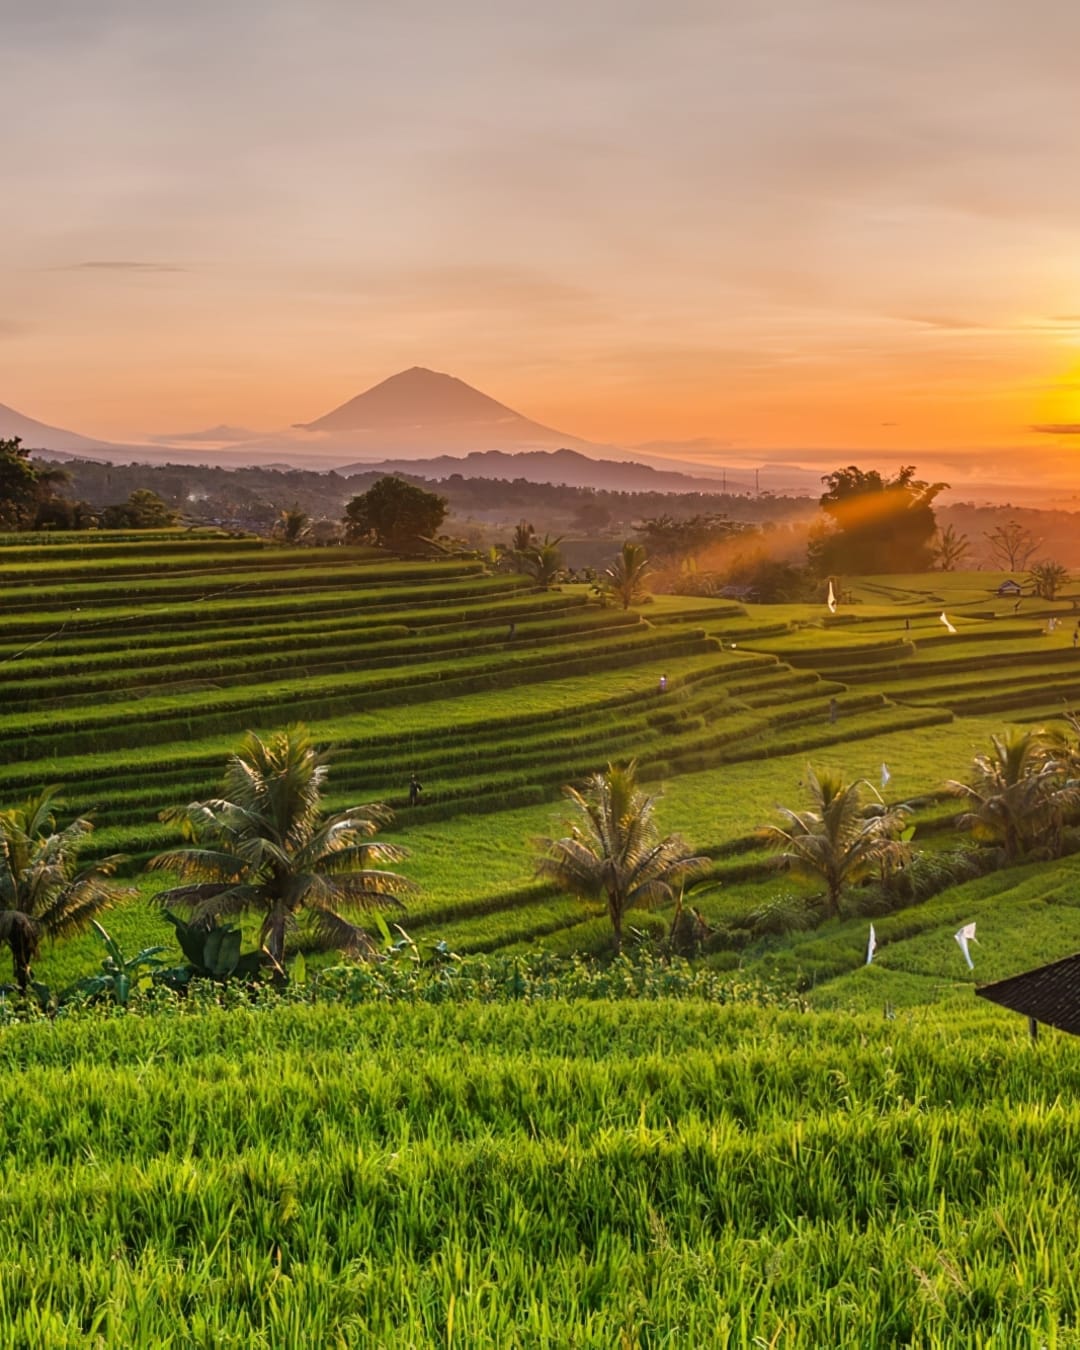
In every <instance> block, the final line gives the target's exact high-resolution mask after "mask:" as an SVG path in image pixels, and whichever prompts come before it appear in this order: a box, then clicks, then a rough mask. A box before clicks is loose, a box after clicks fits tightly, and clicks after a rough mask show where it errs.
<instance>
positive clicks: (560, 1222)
mask: <svg viewBox="0 0 1080 1350" xmlns="http://www.w3.org/2000/svg"><path fill="white" fill-rule="evenodd" d="M563 978H565V979H566V981H567V985H568V987H569V988H573V987H575V986H574V977H573V975H572V973H570V972H568V973H567V974H566V975H565V976H564V977H563ZM526 979H527V976H526ZM553 984H557V981H555V980H553V981H549V984H548V985H547V986H544V985H541V984H540V983H539V982H538V981H535V980H534V981H533V982H532V983H531V984H530V983H527V982H526V983H524V984H523V987H524V988H527V989H535V990H539V989H542V988H547V987H550V986H551V985H553ZM634 988H635V983H634V980H633V979H631V978H628V994H630V992H631V991H632V990H633V989H634ZM448 1047H451V1048H452V1049H451V1050H448ZM1055 1051H1056V1053H1055V1055H1054V1056H1053V1057H1052V1058H1047V1057H1045V1056H1041V1055H1034V1054H1032V1052H1031V1050H1030V1048H1029V1047H1028V1046H1027V1045H1026V1044H1025V1043H1024V1040H1023V1039H1022V1036H1021V1034H1020V1029H1018V1028H1016V1027H1014V1025H1013V1024H1012V1023H1010V1022H1007V1021H1006V1020H1005V1019H1003V1018H1001V1017H995V1016H993V1015H989V1014H987V1013H983V1012H980V1011H978V1010H975V1009H972V1010H970V1011H965V1012H964V1013H963V1014H957V1013H950V1015H949V1016H948V1017H947V1018H945V1017H940V1016H939V1017H930V1018H927V1019H925V1020H924V1021H922V1022H910V1023H900V1024H897V1023H883V1022H882V1020H881V1018H880V1016H878V1017H876V1018H871V1017H851V1016H844V1015H832V1016H830V1015H826V1014H805V1013H804V1014H799V1013H791V1012H780V1011H776V1010H771V1009H768V1008H753V1007H749V1006H741V1005H739V1004H736V1005H735V1006H733V1007H730V1008H718V1007H715V1006H709V1005H708V1004H706V1003H702V1002H699V1001H692V1002H687V1001H683V1002H680V1001H676V1000H675V999H671V998H669V999H665V1000H661V1001H659V1002H642V1001H641V1000H640V996H639V997H638V998H637V999H635V998H633V997H632V996H631V997H628V998H626V999H623V1000H618V1001H616V1000H608V1001H603V1000H601V1001H596V1000H590V1001H589V1002H588V1003H580V1002H578V1003H575V1002H566V1001H562V1000H559V999H558V997H557V996H556V997H554V998H548V997H546V996H544V995H542V994H541V993H539V992H534V993H532V995H531V996H530V997H529V999H528V1000H522V1001H521V1002H519V1003H517V1004H516V1005H515V1006H512V1007H499V1006H486V1007H482V1006H478V1005H476V1004H469V1003H466V1004H461V1005H451V1006H443V1007H408V1006H397V1007H380V1006H377V1005H376V1006H370V1005H369V1006H357V1007H348V1006H340V1007H335V1006H310V1007H306V1006H296V1007H280V1008H276V1009H274V1008H268V1009H266V1010H262V1009H252V1010H248V1011H243V1010H233V1011H214V1010H212V1009H211V1010H206V1009H204V1010H202V1011H201V1012H200V1013H199V1015H198V1016H187V1015H182V1014H181V1013H179V1012H178V1013H177V1015H175V1016H173V1017H171V1018H170V1017H167V1016H156V1017H146V1018H138V1017H135V1018H127V1019H124V1020H122V1021H106V1020H101V1019H95V1020H93V1021H73V1022H71V1023H69V1024H67V1025H60V1026H27V1027H15V1028H10V1029H9V1030H8V1032H6V1033H5V1035H4V1037H3V1038H2V1039H0V1063H2V1064H3V1067H4V1072H3V1074H0V1109H3V1110H4V1112H5V1118H6V1119H10V1120H18V1122H19V1129H18V1130H16V1131H14V1132H12V1137H11V1139H10V1140H9V1150H8V1160H7V1163H6V1166H7V1168H8V1172H9V1177H10V1181H11V1182H12V1183H13V1182H14V1181H15V1179H16V1178H17V1181H18V1184H17V1185H15V1184H8V1185H6V1186H5V1187H4V1189H3V1192H2V1194H0V1262H2V1263H3V1267H4V1271H5V1279H4V1281H3V1284H2V1286H0V1328H2V1332H0V1338H2V1343H3V1344H5V1345H10V1346H15V1345H48V1346H50V1347H55V1348H56V1350H68V1347H81V1346H84V1345H87V1344H94V1343H95V1342H100V1343H103V1344H124V1345H126V1346H131V1347H133V1348H134V1350H143V1348H144V1347H150V1346H155V1347H180V1346H185V1347H189V1346H190V1347H206V1348H207V1350H209V1348H210V1347H213V1350H218V1347H222V1346H225V1347H241V1346H243V1347H249V1346H253V1347H271V1346H284V1345H288V1346H293V1345H296V1346H299V1345H314V1344H317V1345H319V1346H325V1347H344V1346H348V1345H358V1344H370V1345H385V1346H387V1347H402V1350H404V1348H405V1347H408V1346H417V1347H419V1346H434V1345H441V1346H449V1347H451V1350H453V1347H466V1346H468V1347H470V1348H471V1347H477V1348H478V1350H485V1348H487V1350H491V1348H493V1347H499V1350H503V1347H510V1348H513V1347H526V1346H529V1347H544V1348H546V1350H556V1347H564V1346H569V1345H575V1346H578V1347H581V1350H607V1348H608V1347H610V1346H613V1345H626V1346H641V1347H661V1346H669V1347H674V1346H676V1345H683V1344H688V1343H697V1344H700V1345H703V1346H704V1345H723V1344H732V1345H746V1346H750V1345H753V1344H755V1343H761V1344H765V1345H772V1346H775V1347H777V1350H789V1348H790V1347H806V1346H813V1345H835V1346H840V1345H860V1346H865V1347H873V1348H876V1350H883V1348H884V1347H886V1346H892V1345H897V1344H917V1345H920V1346H926V1347H943V1346H956V1345H958V1344H971V1345H976V1344H984V1345H989V1344H994V1343H998V1342H1000V1343H1002V1344H1007V1345H1027V1344H1033V1343H1035V1344H1043V1343H1045V1344H1048V1345H1051V1344H1057V1345H1064V1344H1068V1343H1069V1342H1070V1340H1071V1339H1072V1338H1073V1332H1074V1329H1075V1328H1076V1327H1077V1326H1078V1325H1080V1285H1078V1282H1077V1281H1076V1280H1075V1279H1074V1278H1072V1277H1071V1276H1070V1274H1069V1271H1070V1269H1071V1260H1070V1258H1071V1254H1072V1252H1073V1251H1074V1250H1075V1248H1076V1245H1077V1241H1078V1240H1080V1206H1077V1205H1076V1204H1074V1203H1072V1201H1073V1198H1074V1197H1073V1189H1074V1181H1073V1173H1074V1170H1075V1169H1074V1159H1075V1154H1076V1147H1077V1141H1078V1139H1080V1109H1078V1108H1077V1107H1076V1106H1075V1105H1074V1104H1072V1103H1071V1102H1070V1100H1069V1099H1068V1096H1067V1095H1063V1094H1062V1092H1061V1087H1060V1084H1061V1080H1062V1077H1063V1076H1065V1077H1068V1075H1069V1074H1071V1072H1072V1069H1073V1068H1075V1067H1077V1064H1078V1063H1080V1058H1078V1056H1080V1052H1078V1051H1077V1049H1076V1048H1075V1047H1074V1046H1073V1045H1072V1044H1071V1043H1064V1042H1058V1043H1057V1044H1055ZM868 1271H872V1272H873V1276H872V1278H868V1275H867V1272H868ZM958 1332H959V1336H958Z"/></svg>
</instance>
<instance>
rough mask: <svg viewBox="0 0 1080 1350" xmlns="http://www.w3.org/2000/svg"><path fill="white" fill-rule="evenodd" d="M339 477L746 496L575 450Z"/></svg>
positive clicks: (477, 457)
mask: <svg viewBox="0 0 1080 1350" xmlns="http://www.w3.org/2000/svg"><path fill="white" fill-rule="evenodd" d="M337 472H338V473H342V474H350V473H373V472H374V473H411V474H420V475H422V476H423V477H424V478H429V479H435V480H439V479H444V478H449V477H451V476H452V475H453V474H460V475H461V476H462V477H463V478H503V479H508V480H510V481H511V482H512V481H513V480H514V479H515V478H524V479H525V480H526V481H527V482H529V483H564V484H565V485H566V486H567V487H584V488H604V489H606V490H607V491H612V492H720V491H723V490H726V491H728V492H745V491H748V490H749V489H750V488H752V486H753V476H752V475H751V478H750V481H749V483H747V481H746V480H745V478H743V479H740V480H738V481H736V480H735V479H733V478H732V479H728V480H726V481H724V480H721V479H719V478H702V477H700V476H698V475H691V474H686V473H679V472H677V471H675V470H663V469H658V468H655V467H653V466H652V465H651V464H639V463H637V462H636V461H634V460H614V459H593V458H591V457H590V456H588V455H583V454H581V452H580V451H578V450H567V449H561V450H519V451H518V452H517V453H515V454H507V453H506V452H505V451H503V450H474V451H472V452H471V453H470V454H468V455H464V456H455V455H439V456H437V457H436V458H434V459H383V460H379V461H377V462H375V463H369V462H366V461H362V462H358V463H356V464H347V465H344V466H343V467H342V468H340V469H338V471H337Z"/></svg>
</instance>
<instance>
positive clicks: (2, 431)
mask: <svg viewBox="0 0 1080 1350" xmlns="http://www.w3.org/2000/svg"><path fill="white" fill-rule="evenodd" d="M12 436H18V438H19V439H20V440H21V441H22V442H23V444H24V445H28V446H29V447H30V448H31V449H33V450H62V451H65V452H66V453H68V454H71V455H78V454H82V453H83V452H84V451H85V452H86V453H87V454H93V453H95V452H97V453H98V454H99V457H100V451H101V450H103V449H104V450H108V449H112V448H113V447H111V446H110V445H109V443H108V441H95V440H94V439H93V438H92V437H90V436H79V435H77V434H76V433H75V432H74V431H62V430H61V429H60V428H59V427H49V426H46V425H45V423H44V422H36V421H35V420H34V419H33V418H32V417H24V416H23V414H22V413H19V412H16V411H15V409H14V408H8V407H7V406H5V404H3V403H0V437H3V438H4V439H10V438H11V437H12Z"/></svg>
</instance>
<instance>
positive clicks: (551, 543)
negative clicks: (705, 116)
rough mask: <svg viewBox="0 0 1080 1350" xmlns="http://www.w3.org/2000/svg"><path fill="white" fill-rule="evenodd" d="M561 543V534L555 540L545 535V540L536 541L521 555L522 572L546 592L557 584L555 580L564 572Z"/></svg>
mask: <svg viewBox="0 0 1080 1350" xmlns="http://www.w3.org/2000/svg"><path fill="white" fill-rule="evenodd" d="M561 543H562V535H561V534H560V535H559V536H558V537H557V538H555V539H552V537H551V535H550V534H545V535H544V537H543V539H534V540H533V542H532V546H531V547H530V548H527V549H526V550H525V552H524V553H522V554H521V570H522V571H523V572H524V573H525V574H526V575H527V576H530V577H532V579H533V580H534V581H535V582H536V584H537V585H538V586H543V588H544V589H545V590H547V589H548V588H549V587H551V586H553V585H554V584H555V579H556V578H557V577H558V575H559V573H560V572H561V571H562V565H563V557H562V550H561V549H560V548H559V545H560V544H561Z"/></svg>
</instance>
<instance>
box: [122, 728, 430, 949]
mask: <svg viewBox="0 0 1080 1350" xmlns="http://www.w3.org/2000/svg"><path fill="white" fill-rule="evenodd" d="M326 775H327V766H326V759H325V756H324V755H322V754H320V753H319V752H318V751H317V750H316V749H315V747H314V745H313V744H312V741H311V737H310V735H309V734H308V731H307V729H306V728H305V727H303V726H292V727H289V728H287V729H286V730H285V731H279V732H275V733H274V734H273V735H271V736H269V737H268V738H267V739H266V740H265V741H263V740H260V738H259V737H258V736H256V735H255V734H254V732H248V734H247V735H246V736H245V737H244V739H243V741H242V742H241V744H240V748H239V750H238V751H237V752H236V754H234V755H232V756H231V757H230V759H229V761H228V764H227V766H226V769H225V778H224V782H223V785H222V795H221V796H220V797H215V798H211V799H210V800H209V801H205V802H193V803H192V804H191V805H190V806H186V807H181V808H177V809H174V810H171V811H166V812H163V813H162V819H163V820H167V821H171V822H177V823H180V824H181V825H182V826H183V827H184V830H185V834H186V836H187V837H188V838H189V839H190V840H192V841H193V846H192V847H185V848H177V849H170V850H169V851H168V852H166V853H160V854H158V856H157V857H156V858H153V859H152V860H151V862H150V864H149V866H150V867H153V868H159V869H164V870H168V871H173V872H177V873H179V875H180V877H181V879H182V883H183V884H181V885H179V886H175V887H173V888H171V889H170V890H167V891H163V892H162V893H161V894H160V895H159V896H158V897H157V900H158V903H159V904H162V905H166V906H170V907H172V906H180V907H182V908H186V909H187V910H188V911H189V912H190V913H191V916H192V922H193V923H195V924H211V923H212V922H213V921H214V920H215V919H217V918H226V917H229V916H232V915H238V914H247V913H255V914H260V915H261V916H262V927H261V930H260V940H261V942H262V944H263V947H264V950H265V951H266V952H267V954H268V955H269V957H270V958H271V960H272V961H273V962H274V963H275V964H276V966H277V967H278V968H279V970H280V969H281V968H282V965H283V962H284V959H285V939H286V937H287V935H288V934H289V933H290V932H291V931H292V930H293V929H295V928H296V926H297V922H298V916H299V915H301V914H303V915H305V916H306V918H307V922H308V928H309V931H310V933H311V936H312V937H313V938H314V940H315V942H316V943H317V944H318V945H319V946H321V947H323V948H325V949H333V950H340V951H346V952H350V953H360V952H368V951H370V950H371V949H372V946H373V944H372V941H371V938H370V937H369V935H368V934H367V933H366V932H365V931H364V930H363V929H362V928H360V927H358V926H357V925H355V924H354V923H352V922H351V921H350V920H349V919H348V918H346V917H345V916H344V914H343V913H342V911H343V910H344V911H357V910H374V909H383V908H386V907H389V906H393V907H394V908H399V909H400V908H401V907H402V906H401V901H400V900H399V899H398V896H399V895H403V894H406V893H408V892H410V891H413V890H415V889H416V887H415V884H414V883H413V882H411V881H408V880H406V878H405V877H402V876H399V875H398V874H397V873H395V872H389V871H385V870H382V869H379V868H378V867H373V866H372V864H378V863H386V862H391V863H393V862H400V861H401V860H402V859H403V858H405V857H407V856H408V855H407V854H406V852H405V850H404V849H402V848H399V847H398V846H397V845H395V844H386V843H371V842H370V841H371V837H372V835H374V834H375V833H376V831H377V830H378V828H379V826H380V825H384V824H386V823H387V822H388V821H389V820H390V819H391V818H392V812H391V811H390V809H389V808H388V807H386V806H383V805H382V804H378V803H376V804H371V805H367V806H353V807H350V808H349V809H348V810H346V811H341V812H339V813H338V814H337V815H333V816H324V814H323V807H322V795H323V789H324V785H325V782H326Z"/></svg>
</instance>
